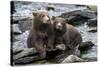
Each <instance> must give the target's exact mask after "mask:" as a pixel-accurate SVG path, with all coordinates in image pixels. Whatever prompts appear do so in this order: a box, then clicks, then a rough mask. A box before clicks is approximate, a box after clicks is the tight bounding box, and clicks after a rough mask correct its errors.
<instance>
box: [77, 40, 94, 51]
mask: <svg viewBox="0 0 100 67" xmlns="http://www.w3.org/2000/svg"><path fill="white" fill-rule="evenodd" d="M93 46H94V44H93V43H92V42H91V41H87V42H82V44H81V45H80V46H79V50H80V51H86V50H89V49H91V48H92V47H93Z"/></svg>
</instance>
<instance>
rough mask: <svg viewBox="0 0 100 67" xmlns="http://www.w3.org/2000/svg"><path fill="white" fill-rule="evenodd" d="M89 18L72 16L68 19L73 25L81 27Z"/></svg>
mask: <svg viewBox="0 0 100 67" xmlns="http://www.w3.org/2000/svg"><path fill="white" fill-rule="evenodd" d="M88 19H89V18H86V17H83V16H81V15H75V16H70V17H69V18H67V20H68V23H69V24H71V25H81V24H84V23H85V21H87V20H88Z"/></svg>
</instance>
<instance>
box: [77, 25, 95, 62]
mask: <svg viewBox="0 0 100 67" xmlns="http://www.w3.org/2000/svg"><path fill="white" fill-rule="evenodd" d="M76 28H77V29H78V30H79V31H80V32H81V35H82V39H83V42H85V41H92V42H93V44H95V46H93V47H92V49H90V50H88V51H86V52H84V53H83V54H82V55H81V57H82V58H87V59H88V60H91V61H95V60H97V32H95V33H92V32H88V30H89V29H91V28H92V27H88V26H87V25H86V23H85V24H83V25H81V26H78V27H76Z"/></svg>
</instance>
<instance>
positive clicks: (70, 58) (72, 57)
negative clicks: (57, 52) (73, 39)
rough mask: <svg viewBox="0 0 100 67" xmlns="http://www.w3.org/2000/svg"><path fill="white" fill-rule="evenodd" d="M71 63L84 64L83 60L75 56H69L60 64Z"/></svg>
mask: <svg viewBox="0 0 100 67" xmlns="http://www.w3.org/2000/svg"><path fill="white" fill-rule="evenodd" d="M73 62H84V60H83V59H81V58H79V57H77V56H75V55H69V56H68V57H67V58H65V59H64V60H63V61H62V63H73Z"/></svg>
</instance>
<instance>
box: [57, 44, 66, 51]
mask: <svg viewBox="0 0 100 67" xmlns="http://www.w3.org/2000/svg"><path fill="white" fill-rule="evenodd" d="M56 48H57V49H59V50H65V49H66V46H65V44H58V45H57V46H56Z"/></svg>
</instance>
